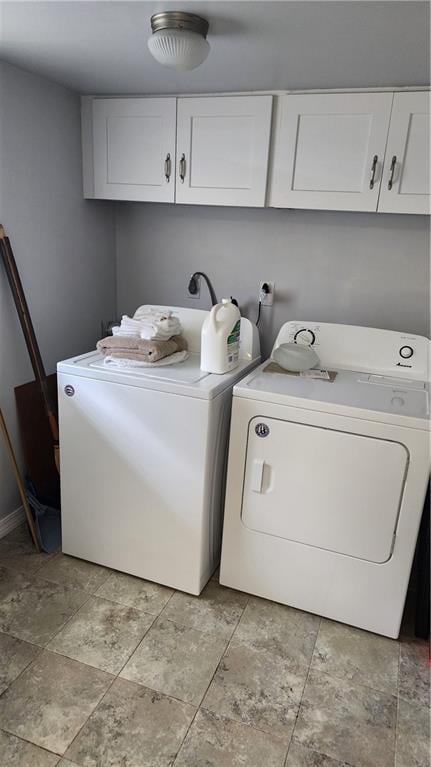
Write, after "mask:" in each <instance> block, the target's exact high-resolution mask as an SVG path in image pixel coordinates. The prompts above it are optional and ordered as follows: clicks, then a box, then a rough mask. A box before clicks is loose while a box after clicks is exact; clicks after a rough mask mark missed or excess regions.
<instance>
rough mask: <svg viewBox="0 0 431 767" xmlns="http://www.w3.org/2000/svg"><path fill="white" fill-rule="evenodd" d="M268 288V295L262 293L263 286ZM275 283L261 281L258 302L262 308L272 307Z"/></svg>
mask: <svg viewBox="0 0 431 767" xmlns="http://www.w3.org/2000/svg"><path fill="white" fill-rule="evenodd" d="M265 282H266V284H267V285H268V287H269V293H264V291H263V289H262V286H263V285H264V284H265ZM274 292H275V282H270V281H269V280H262V282H261V283H260V285H259V301H260V302H261V305H262V306H272V305H273V303H274Z"/></svg>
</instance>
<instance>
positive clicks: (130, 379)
mask: <svg viewBox="0 0 431 767" xmlns="http://www.w3.org/2000/svg"><path fill="white" fill-rule="evenodd" d="M258 361H259V360H258V359H257V360H242V361H241V362H240V364H239V365H238V367H237V368H235V370H232V371H230V372H229V373H224V374H223V375H214V374H213V373H205V372H203V371H202V370H201V369H200V355H199V354H196V353H190V354H189V357H188V358H187V359H186V360H184V362H180V363H178V364H175V365H164V366H160V367H157V366H155V367H151V368H150V367H143V368H140V367H125V368H122V367H114V366H113V365H111V366H110V365H105V363H104V360H103V356H102V355H101V354H99V353H98V352H89V353H88V354H81V355H79V356H78V357H72V358H71V359H68V360H64V361H63V362H59V363H58V365H57V371H58V372H59V373H69V374H70V375H78V376H84V377H86V378H95V379H98V380H104V381H111V382H113V383H121V384H127V385H128V386H137V387H141V388H146V389H158V390H160V391H165V392H170V393H171V394H182V395H185V396H189V397H199V398H201V399H213V398H214V397H216V396H217V395H218V394H219V393H220V392H222V391H223V390H224V389H226V388H227V387H228V386H233V385H234V383H235V382H236V381H237V380H238V379H239V378H241V377H242V376H244V375H246V373H248V372H249V371H250V370H251V368H252V367H255V365H256V364H257V362H258Z"/></svg>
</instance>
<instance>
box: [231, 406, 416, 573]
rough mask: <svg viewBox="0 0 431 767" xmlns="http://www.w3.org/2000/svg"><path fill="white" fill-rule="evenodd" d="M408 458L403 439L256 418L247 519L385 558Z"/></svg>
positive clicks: (277, 531) (325, 545)
mask: <svg viewBox="0 0 431 767" xmlns="http://www.w3.org/2000/svg"><path fill="white" fill-rule="evenodd" d="M407 464H408V452H407V450H406V448H405V447H404V445H402V444H400V443H398V442H390V441H388V440H384V439H376V438H375V437H366V436H362V435H359V434H351V433H348V432H341V431H334V430H331V429H322V428H320V427H317V426H309V425H304V424H299V423H293V422H290V421H280V420H278V419H274V418H265V417H264V416H257V417H256V418H253V419H252V420H251V421H250V423H249V431H248V445H247V456H246V470H245V478H244V490H243V503H242V521H243V523H244V524H245V525H246V527H249V528H251V529H252V530H256V531H258V532H261V533H267V534H268V535H275V536H278V537H281V538H288V539H290V540H293V541H297V542H299V543H303V544H307V545H309V546H317V547H319V548H322V549H328V550H330V551H335V552H339V553H340V554H346V555H348V556H351V557H359V558H360V559H366V560H368V561H370V562H377V563H381V562H385V561H387V560H388V559H389V557H390V556H391V552H392V546H393V538H394V532H395V528H396V524H397V518H398V512H399V508H400V503H401V496H402V492H403V486H404V479H405V474H406V470H407Z"/></svg>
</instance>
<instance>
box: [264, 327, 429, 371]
mask: <svg viewBox="0 0 431 767" xmlns="http://www.w3.org/2000/svg"><path fill="white" fill-rule="evenodd" d="M282 343H296V344H302V345H306V346H313V348H314V349H315V350H316V353H317V355H318V356H319V359H320V363H321V365H322V367H325V368H328V369H335V370H357V371H364V372H369V373H377V374H380V375H392V376H396V377H400V378H410V379H413V380H416V381H417V380H419V381H429V380H430V368H429V365H430V341H429V339H428V338H425V336H417V335H414V334H412V333H399V332H397V331H394V330H380V329H379V328H365V327H362V326H359V325H335V324H332V323H327V322H310V321H292V322H286V323H285V324H284V325H282V327H281V329H280V332H279V334H278V336H277V339H276V341H275V344H274V349H275V348H277V346H279V345H280V344H282Z"/></svg>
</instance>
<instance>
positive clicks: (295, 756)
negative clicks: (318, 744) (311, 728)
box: [286, 743, 377, 767]
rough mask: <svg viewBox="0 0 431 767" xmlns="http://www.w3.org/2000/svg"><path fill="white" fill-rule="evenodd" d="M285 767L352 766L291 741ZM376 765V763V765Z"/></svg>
mask: <svg viewBox="0 0 431 767" xmlns="http://www.w3.org/2000/svg"><path fill="white" fill-rule="evenodd" d="M286 767H354V766H353V765H349V764H348V762H339V761H338V759H332V757H331V756H326V754H319V753H318V751H311V749H309V748H307V747H306V746H301V744H300V743H291V744H290V748H289V754H288V756H287V760H286ZM376 767H377V765H376Z"/></svg>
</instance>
